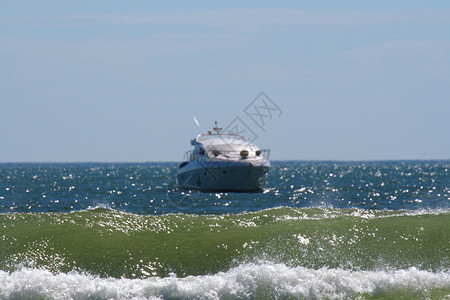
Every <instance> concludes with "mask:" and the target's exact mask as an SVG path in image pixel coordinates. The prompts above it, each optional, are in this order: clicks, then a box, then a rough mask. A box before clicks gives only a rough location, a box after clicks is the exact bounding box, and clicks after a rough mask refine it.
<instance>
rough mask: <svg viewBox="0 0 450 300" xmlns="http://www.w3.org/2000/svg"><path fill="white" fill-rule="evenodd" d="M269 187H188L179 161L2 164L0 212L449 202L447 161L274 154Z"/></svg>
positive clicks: (411, 206)
mask: <svg viewBox="0 0 450 300" xmlns="http://www.w3.org/2000/svg"><path fill="white" fill-rule="evenodd" d="M272 165H273V166H272V169H271V171H270V173H269V174H268V177H267V183H266V188H265V190H264V192H263V193H253V194H252V193H249V194H246V193H193V194H189V193H183V192H181V191H178V190H177V189H176V182H175V174H176V170H177V168H178V163H140V164H98V163H97V164H96V163H80V164H1V165H0V213H10V212H69V211H76V210H84V209H88V208H92V207H98V206H104V207H109V208H111V209H115V210H120V211H125V212H130V213H137V214H168V213H177V212H189V213H196V214H223V213H239V212H243V211H258V210H262V209H267V208H273V207H280V206H287V207H322V206H323V207H334V208H355V207H356V208H362V209H389V210H400V209H406V210H417V209H429V208H431V209H433V208H448V203H449V199H450V175H449V173H450V162H449V161H383V162H273V163H272Z"/></svg>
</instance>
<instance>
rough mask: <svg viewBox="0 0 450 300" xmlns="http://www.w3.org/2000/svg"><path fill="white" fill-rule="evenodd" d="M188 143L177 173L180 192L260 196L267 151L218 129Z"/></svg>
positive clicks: (266, 166)
mask: <svg viewBox="0 0 450 300" xmlns="http://www.w3.org/2000/svg"><path fill="white" fill-rule="evenodd" d="M215 124H216V126H215V127H214V128H213V131H208V133H206V134H199V135H198V136H197V137H196V138H195V139H192V140H191V145H192V146H194V149H193V150H189V151H187V152H186V153H185V154H184V158H183V162H182V163H181V164H180V166H179V168H178V172H177V176H176V179H177V184H178V187H179V188H181V189H188V190H195V191H203V192H260V191H262V190H263V186H264V183H265V179H266V174H267V172H268V171H269V169H270V162H269V154H270V150H261V149H259V148H258V147H257V146H256V145H255V144H253V143H251V142H250V141H248V140H247V139H246V138H245V137H243V136H241V135H239V134H236V133H233V132H230V133H223V132H222V131H223V130H222V128H221V127H219V126H217V122H216V123H215Z"/></svg>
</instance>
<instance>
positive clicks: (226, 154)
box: [183, 149, 270, 162]
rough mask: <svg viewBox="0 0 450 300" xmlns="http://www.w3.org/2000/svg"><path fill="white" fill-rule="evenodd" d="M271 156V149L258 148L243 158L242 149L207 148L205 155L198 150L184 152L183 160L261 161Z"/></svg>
mask: <svg viewBox="0 0 450 300" xmlns="http://www.w3.org/2000/svg"><path fill="white" fill-rule="evenodd" d="M269 156H270V150H269V149H263V150H258V151H256V152H253V153H248V156H247V157H245V158H243V157H242V156H241V152H240V151H224V150H220V151H219V150H206V151H205V153H204V154H203V155H201V154H200V153H198V151H196V150H189V151H186V153H184V157H183V161H186V162H188V161H192V160H199V161H214V160H220V161H245V160H249V161H250V160H253V161H254V160H258V161H259V160H261V161H267V160H269Z"/></svg>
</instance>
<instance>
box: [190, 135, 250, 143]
mask: <svg viewBox="0 0 450 300" xmlns="http://www.w3.org/2000/svg"><path fill="white" fill-rule="evenodd" d="M216 139H217V140H223V141H225V142H224V144H227V141H236V142H235V144H237V143H239V142H240V143H241V144H242V143H246V142H247V140H246V139H245V137H243V136H241V135H238V134H234V133H230V134H222V133H221V134H201V135H199V136H198V138H197V140H198V141H199V142H200V141H207V140H216Z"/></svg>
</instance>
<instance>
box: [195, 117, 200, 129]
mask: <svg viewBox="0 0 450 300" xmlns="http://www.w3.org/2000/svg"><path fill="white" fill-rule="evenodd" d="M194 122H195V124H197V126H198V128H200V123H199V122H198V121H197V118H196V117H195V116H194Z"/></svg>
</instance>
